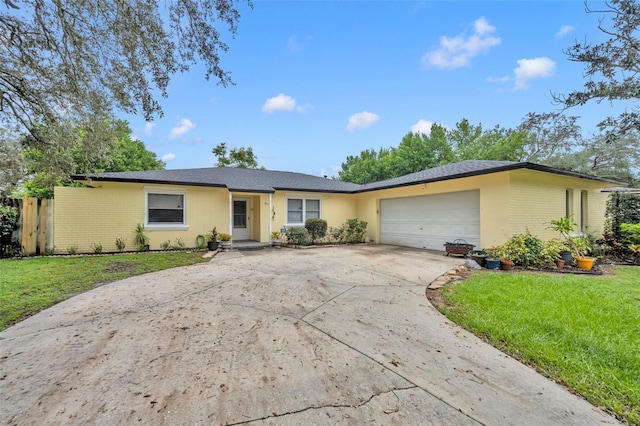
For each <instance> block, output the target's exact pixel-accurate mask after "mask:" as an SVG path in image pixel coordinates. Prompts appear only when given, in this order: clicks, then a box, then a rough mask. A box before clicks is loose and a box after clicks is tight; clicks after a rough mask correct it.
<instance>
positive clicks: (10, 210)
mask: <svg viewBox="0 0 640 426" xmlns="http://www.w3.org/2000/svg"><path fill="white" fill-rule="evenodd" d="M19 218H20V212H19V211H18V209H17V208H15V207H11V206H2V205H0V237H6V236H9V235H11V234H12V233H13V231H15V230H16V228H17V227H18V219H19Z"/></svg>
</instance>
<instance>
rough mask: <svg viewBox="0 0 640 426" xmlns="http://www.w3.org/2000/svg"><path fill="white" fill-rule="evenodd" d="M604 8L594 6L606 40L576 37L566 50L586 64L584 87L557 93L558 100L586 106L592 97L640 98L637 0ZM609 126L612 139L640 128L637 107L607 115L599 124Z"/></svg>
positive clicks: (616, 0) (614, 1)
mask: <svg viewBox="0 0 640 426" xmlns="http://www.w3.org/2000/svg"><path fill="white" fill-rule="evenodd" d="M605 6H606V7H604V8H601V7H597V8H596V9H594V10H592V9H590V8H589V7H588V6H587V12H588V13H596V14H598V16H599V17H600V19H599V20H598V29H599V30H600V31H601V32H602V34H603V35H604V39H603V40H604V41H602V42H600V43H597V44H592V43H588V42H587V41H584V42H580V41H576V42H575V43H574V44H573V45H572V46H571V47H569V49H567V50H566V51H565V53H566V54H567V56H568V57H569V60H570V61H572V62H581V63H583V64H584V71H583V76H584V78H585V82H584V87H583V88H582V90H575V91H573V92H571V93H569V94H568V95H566V96H565V95H555V96H554V98H555V101H556V102H558V103H561V104H563V105H564V107H566V108H571V107H575V106H582V105H585V104H586V103H588V102H589V101H595V102H598V103H600V102H602V101H605V102H607V103H611V104H613V103H614V101H621V102H623V104H624V103H628V102H629V101H630V100H631V102H632V104H633V103H634V102H635V103H636V105H637V99H638V98H640V91H638V87H640V75H638V66H637V65H638V57H637V55H638V45H640V37H639V34H640V8H639V7H638V2H637V1H635V0H611V1H608V2H606V3H605ZM598 127H599V128H600V129H601V130H604V129H609V130H608V132H607V133H608V136H609V137H608V138H607V139H609V140H611V139H615V138H616V137H619V136H622V135H624V134H625V133H627V132H629V131H634V130H637V129H639V128H640V112H639V111H638V110H637V108H630V109H627V108H625V109H624V110H623V112H622V113H621V114H620V115H619V116H618V117H611V116H610V117H607V118H605V119H604V120H603V121H601V122H600V123H599V124H598Z"/></svg>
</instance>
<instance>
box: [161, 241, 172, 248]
mask: <svg viewBox="0 0 640 426" xmlns="http://www.w3.org/2000/svg"><path fill="white" fill-rule="evenodd" d="M160 250H171V240H167V241H163V242H161V243H160Z"/></svg>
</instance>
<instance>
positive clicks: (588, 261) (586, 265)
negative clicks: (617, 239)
mask: <svg viewBox="0 0 640 426" xmlns="http://www.w3.org/2000/svg"><path fill="white" fill-rule="evenodd" d="M595 261H596V259H595V257H576V264H577V265H578V268H580V269H584V270H585V271H590V270H591V268H593V262H595Z"/></svg>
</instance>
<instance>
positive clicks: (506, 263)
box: [500, 259, 513, 271]
mask: <svg viewBox="0 0 640 426" xmlns="http://www.w3.org/2000/svg"><path fill="white" fill-rule="evenodd" d="M511 268H513V261H512V260H511V259H501V260H500V269H502V270H503V271H510V270H511Z"/></svg>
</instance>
